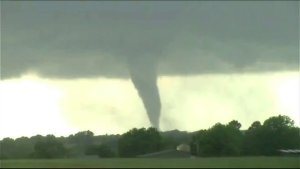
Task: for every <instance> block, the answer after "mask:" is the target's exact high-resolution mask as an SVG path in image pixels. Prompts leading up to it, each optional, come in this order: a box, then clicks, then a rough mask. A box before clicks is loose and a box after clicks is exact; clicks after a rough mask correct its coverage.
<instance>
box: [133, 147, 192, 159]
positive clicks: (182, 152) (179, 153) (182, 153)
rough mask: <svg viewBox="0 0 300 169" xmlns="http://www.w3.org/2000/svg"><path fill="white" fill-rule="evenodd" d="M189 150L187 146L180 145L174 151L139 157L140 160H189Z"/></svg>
mask: <svg viewBox="0 0 300 169" xmlns="http://www.w3.org/2000/svg"><path fill="white" fill-rule="evenodd" d="M190 151H191V148H190V146H189V145H187V144H180V145H178V146H177V147H176V149H169V150H163V151H159V152H154V153H148V154H143V155H139V156H137V157H140V158H191V157H192V156H191V153H190Z"/></svg>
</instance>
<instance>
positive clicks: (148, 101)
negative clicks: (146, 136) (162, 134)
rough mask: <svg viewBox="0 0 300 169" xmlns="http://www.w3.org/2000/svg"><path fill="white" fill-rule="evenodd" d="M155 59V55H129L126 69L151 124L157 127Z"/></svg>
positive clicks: (158, 114) (157, 97) (158, 110)
mask: <svg viewBox="0 0 300 169" xmlns="http://www.w3.org/2000/svg"><path fill="white" fill-rule="evenodd" d="M156 65H157V59H156V58H155V57H146V56H140V57H129V58H128V69H129V74H130V77H131V81H132V83H133V84H134V86H135V88H136V90H137V92H138V94H139V96H140V98H141V100H142V102H143V104H144V107H145V109H146V112H147V115H148V118H149V121H150V123H151V125H152V126H153V127H155V128H157V129H159V118H160V110H161V102H160V96H159V90H158V87H157V73H156Z"/></svg>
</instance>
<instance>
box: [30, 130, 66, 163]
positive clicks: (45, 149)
mask: <svg viewBox="0 0 300 169" xmlns="http://www.w3.org/2000/svg"><path fill="white" fill-rule="evenodd" d="M66 153H67V151H66V148H65V147H64V145H63V143H61V142H60V141H58V140H57V139H56V138H55V137H54V136H53V135H47V136H46V137H45V138H43V139H41V140H39V141H37V142H36V143H35V145H34V157H36V158H62V157H65V156H66Z"/></svg>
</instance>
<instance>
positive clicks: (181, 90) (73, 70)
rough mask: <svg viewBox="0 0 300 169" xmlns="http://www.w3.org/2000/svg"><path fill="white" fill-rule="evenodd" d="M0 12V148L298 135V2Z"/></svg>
mask: <svg viewBox="0 0 300 169" xmlns="http://www.w3.org/2000/svg"><path fill="white" fill-rule="evenodd" d="M0 5H1V65H0V66H1V67H0V68H1V81H0V139H1V138H4V137H12V138H17V137H21V136H27V137H30V136H34V135H37V134H41V135H47V134H54V135H56V136H61V135H63V136H68V135H70V134H75V133H77V132H79V131H84V130H90V131H92V132H94V133H95V134H96V135H100V134H117V133H118V134H122V133H124V132H126V131H128V130H130V129H132V128H134V127H135V128H141V127H150V126H158V125H157V119H159V120H160V126H159V127H160V129H161V130H162V131H166V130H173V129H178V130H182V131H196V130H199V129H207V128H209V127H211V126H213V125H214V124H215V123H217V122H220V123H223V124H226V123H228V122H230V121H231V120H238V121H239V122H240V123H241V124H242V129H247V128H248V127H249V126H250V125H251V123H252V122H254V121H257V120H258V121H260V122H263V121H264V120H266V119H268V118H269V117H271V116H277V115H279V114H281V115H288V116H289V117H290V118H291V119H293V120H294V121H295V124H296V125H297V126H300V110H299V102H300V99H299V97H300V96H299V95H300V91H299V90H300V89H299V86H300V84H299V83H300V75H299V72H300V71H299V21H300V19H299V17H300V15H299V1H1V2H0ZM156 79H157V83H156ZM157 86H158V87H157ZM158 91H159V92H158ZM160 110H161V112H160ZM159 113H160V116H159ZM159 117H160V118H159ZM149 120H150V121H151V122H150V121H149Z"/></svg>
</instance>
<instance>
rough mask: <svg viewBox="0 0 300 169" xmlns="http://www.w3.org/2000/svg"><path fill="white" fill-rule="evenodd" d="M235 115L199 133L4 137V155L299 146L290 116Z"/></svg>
mask: <svg viewBox="0 0 300 169" xmlns="http://www.w3.org/2000/svg"><path fill="white" fill-rule="evenodd" d="M240 128H241V124H240V123H239V122H238V121H236V120H233V121H231V122H229V123H228V124H221V123H216V124H215V125H214V126H212V127H211V128H209V129H205V130H199V131H196V132H191V133H188V132H183V131H178V130H173V131H167V132H159V131H158V130H157V129H155V128H152V127H150V128H147V129H146V128H140V129H137V128H133V129H131V130H129V131H128V132H126V133H124V134H122V135H100V136H95V135H94V133H93V132H91V131H82V132H78V133H76V134H74V135H73V134H72V135H70V136H68V137H55V136H54V135H47V136H41V135H36V136H33V137H30V138H28V137H20V138H17V139H11V138H4V139H2V140H1V141H0V159H24V158H84V157H87V156H94V157H101V158H108V157H110V158H112V157H136V156H137V155H142V154H147V153H152V152H157V151H162V150H166V149H175V148H176V146H177V145H179V144H181V143H186V144H189V145H190V147H191V154H192V155H194V156H201V157H208V156H259V155H267V156H268V155H269V156H271V155H279V151H278V150H280V149H300V128H299V127H296V126H295V125H294V121H293V120H292V119H290V118H289V117H288V116H282V115H279V116H274V117H270V118H269V119H267V120H265V121H264V122H263V123H262V124H261V123H260V122H259V121H255V122H253V123H252V125H251V126H250V127H249V128H248V129H247V130H241V129H240Z"/></svg>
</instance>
